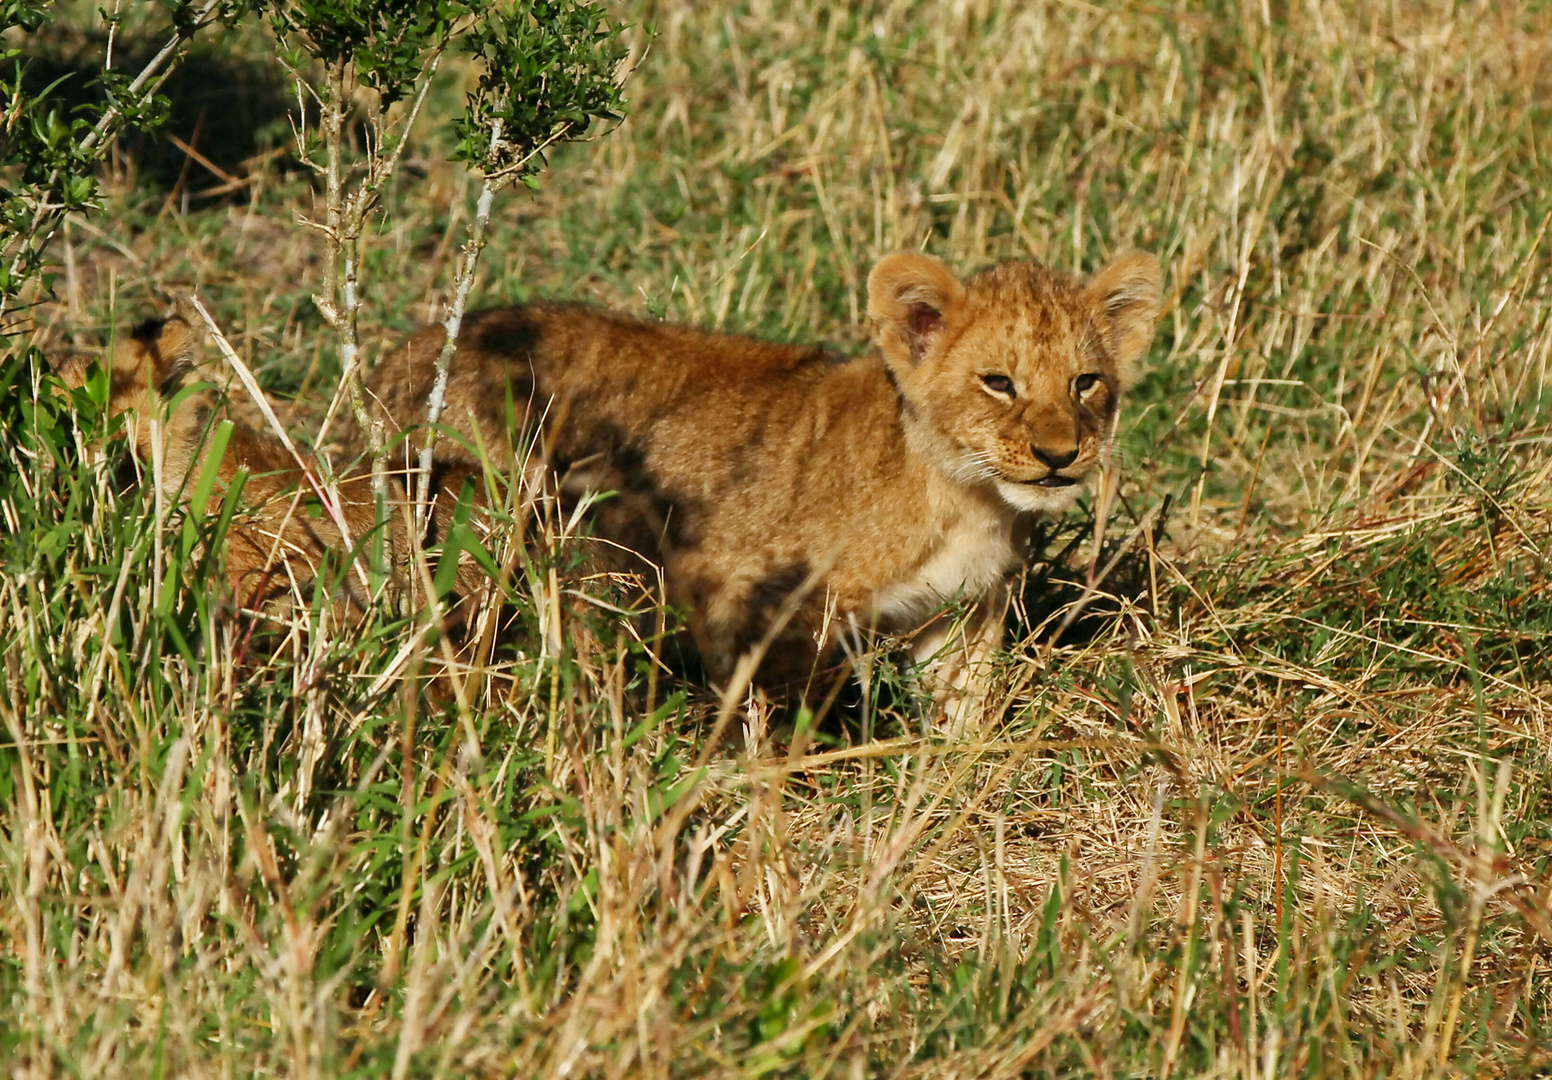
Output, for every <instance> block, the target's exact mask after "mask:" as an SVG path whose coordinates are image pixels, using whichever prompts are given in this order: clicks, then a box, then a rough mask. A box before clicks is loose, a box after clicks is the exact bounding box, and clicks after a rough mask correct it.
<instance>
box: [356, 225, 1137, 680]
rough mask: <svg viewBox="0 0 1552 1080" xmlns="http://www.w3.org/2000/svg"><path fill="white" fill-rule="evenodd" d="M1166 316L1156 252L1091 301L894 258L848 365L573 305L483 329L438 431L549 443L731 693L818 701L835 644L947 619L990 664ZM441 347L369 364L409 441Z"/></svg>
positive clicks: (1076, 291) (557, 483) (1040, 284)
mask: <svg viewBox="0 0 1552 1080" xmlns="http://www.w3.org/2000/svg"><path fill="white" fill-rule="evenodd" d="M1158 303H1159V266H1158V262H1157V260H1156V259H1155V258H1154V257H1153V256H1151V255H1147V254H1142V253H1136V252H1134V253H1130V254H1126V255H1122V256H1120V257H1119V258H1117V259H1115V260H1114V261H1113V262H1111V263H1110V264H1109V265H1108V266H1106V267H1105V268H1104V269H1102V270H1101V271H1100V272H1099V273H1098V274H1096V275H1095V276H1094V277H1093V278H1092V279H1090V280H1088V281H1080V280H1076V279H1074V278H1071V277H1068V276H1066V275H1064V274H1062V273H1059V272H1057V271H1055V270H1051V269H1048V268H1046V267H1043V266H1039V265H1037V264H1034V263H1027V262H1008V263H1003V264H1001V265H999V266H995V267H992V268H991V269H988V270H985V271H982V272H981V273H978V274H976V275H975V276H973V277H971V278H969V279H968V280H966V281H960V280H959V279H958V278H956V277H955V276H954V275H953V274H952V273H950V272H949V270H948V269H947V268H946V267H945V266H944V264H943V263H941V262H939V261H938V260H937V259H934V258H930V257H928V256H926V255H920V254H911V253H906V254H897V255H891V256H889V257H887V258H885V259H884V260H882V261H881V262H880V263H879V264H878V265H877V267H876V268H875V269H874V270H873V272H872V274H871V276H870V277H869V279H868V317H869V321H870V324H871V327H872V331H873V337H874V348H873V349H872V350H871V351H869V352H868V353H867V354H866V355H864V356H862V357H860V358H857V359H852V360H847V359H844V358H840V357H837V356H835V355H832V354H830V353H827V352H825V351H824V350H822V349H820V348H816V347H805V346H794V345H776V344H770V343H767V342H763V341H757V340H753V339H750V338H744V337H735V336H730V335H726V334H716V333H710V332H707V331H703V330H697V329H692V328H689V327H681V326H669V325H664V324H661V323H654V322H647V321H643V320H641V319H636V318H632V317H630V316H627V315H622V314H618V313H615V312H611V311H605V310H599V309H595V308H589V307H585V306H579V305H575V304H557V303H535V304H528V305H524V306H522V307H512V308H501V309H495V310H489V311H483V312H479V313H476V314H473V315H471V316H469V317H468V318H467V320H466V321H465V324H464V329H463V331H462V333H461V334H460V336H459V339H458V352H457V355H456V357H455V359H454V362H453V369H452V380H451V383H450V386H449V392H448V399H447V400H448V408H447V411H446V412H445V413H444V414H443V417H442V423H444V424H447V425H450V426H451V427H452V428H454V429H456V430H457V431H459V432H461V433H462V434H463V435H464V436H465V437H466V439H467V440H468V441H469V442H470V443H471V444H472V445H476V446H482V447H486V448H503V449H504V450H509V449H512V448H515V447H517V446H519V445H520V444H522V442H523V440H522V433H523V431H524V430H527V431H530V432H533V433H536V434H537V439H536V441H535V442H534V451H533V454H532V456H531V458H530V460H529V462H528V463H527V467H528V468H529V469H531V470H532V469H538V470H542V473H543V475H544V476H545V477H547V478H548V480H549V482H550V483H551V484H552V485H553V487H552V490H554V491H556V492H557V493H559V494H561V495H570V496H576V495H579V494H581V493H583V492H586V491H610V492H615V493H616V494H615V495H614V496H612V497H611V498H608V499H605V500H603V501H602V502H600V503H599V504H598V506H597V510H596V515H595V522H594V531H595V533H596V534H598V535H600V536H601V537H602V538H603V539H604V540H606V541H613V542H616V543H617V544H618V545H620V546H622V547H627V548H630V549H632V550H634V551H637V552H640V553H641V554H642V555H643V556H645V557H646V558H647V559H649V560H651V561H652V562H653V563H656V564H658V565H660V566H661V567H662V570H663V576H664V581H665V583H666V588H667V593H668V596H667V599H668V601H669V602H670V603H672V604H674V605H676V606H678V607H680V608H681V609H682V610H684V611H685V612H686V613H687V615H688V619H689V626H690V630H691V633H692V634H693V636H694V640H695V644H696V646H697V648H698V650H699V652H700V654H701V656H702V658H703V659H704V661H705V663H706V666H707V668H708V670H709V672H710V674H711V675H712V677H713V678H714V679H718V680H721V679H726V678H727V677H728V676H729V675H730V674H731V673H732V671H733V669H734V666H735V663H736V661H737V660H738V658H739V657H740V656H741V655H743V654H745V653H746V652H747V651H748V650H751V649H763V663H762V664H761V667H760V671H759V676H758V680H759V681H760V682H761V683H763V684H764V685H766V686H767V687H769V688H771V689H783V690H796V691H798V692H803V691H804V690H805V689H806V687H807V685H808V681H809V680H810V678H811V676H812V675H813V673H814V672H815V670H816V667H817V666H819V665H820V664H822V663H823V662H824V661H825V660H826V659H827V658H829V657H831V656H832V655H833V654H834V652H835V650H836V648H837V646H838V645H839V643H840V642H841V640H842V638H843V635H845V634H847V633H855V632H856V631H857V630H858V629H866V628H877V629H880V630H883V631H886V632H905V631H911V630H914V629H917V628H918V627H920V626H921V625H922V624H923V623H924V622H926V621H927V620H929V619H931V618H932V617H933V616H934V614H935V613H936V612H938V611H939V610H940V609H941V608H942V607H943V605H944V604H945V603H946V602H949V601H955V600H959V601H964V602H970V603H973V604H978V605H979V613H978V616H977V618H976V620H975V626H974V627H973V629H972V633H971V635H970V640H971V643H972V647H971V649H970V651H969V655H968V657H965V656H962V657H961V659H969V660H971V661H974V660H976V659H979V658H984V656H985V654H986V653H987V652H988V651H989V650H990V649H993V648H995V646H996V644H997V642H998V640H999V638H1000V633H1001V629H1002V614H1003V610H1004V607H1005V600H1004V595H1005V593H1004V585H1003V583H1004V579H1005V576H1006V575H1007V574H1008V572H1009V571H1010V570H1012V569H1013V568H1014V566H1015V564H1016V562H1017V560H1018V552H1017V548H1016V546H1015V528H1016V526H1017V524H1018V522H1019V519H1020V518H1021V517H1022V516H1024V515H1028V514H1031V513H1035V512H1046V513H1059V512H1060V511H1062V510H1064V509H1066V508H1067V507H1068V506H1070V505H1071V503H1072V502H1073V500H1074V498H1075V497H1076V496H1077V493H1078V491H1079V488H1080V484H1081V483H1082V482H1083V480H1084V479H1085V477H1087V476H1088V474H1089V473H1090V472H1091V471H1092V470H1093V469H1094V467H1095V465H1096V463H1098V462H1099V460H1100V458H1101V454H1102V452H1103V450H1104V448H1105V444H1106V440H1107V438H1108V435H1109V432H1110V430H1111V424H1112V419H1113V417H1114V415H1115V412H1116V407H1117V404H1118V402H1119V400H1120V396H1121V394H1122V392H1123V391H1124V390H1125V389H1126V388H1127V386H1128V385H1130V384H1131V382H1132V380H1133V378H1134V373H1135V369H1136V365H1137V363H1138V361H1139V359H1140V358H1141V357H1142V355H1143V353H1144V352H1145V351H1146V349H1147V347H1148V345H1149V343H1150V341H1151V340H1152V337H1153V328H1154V321H1155V318H1156V316H1157V312H1158ZM443 340H444V333H443V331H442V329H441V328H439V327H429V328H427V329H425V330H422V331H420V332H419V333H417V334H415V335H414V336H412V337H411V338H410V339H409V340H408V341H407V342H405V344H404V345H403V346H401V347H400V348H399V349H398V350H396V351H395V352H394V353H393V354H391V355H389V356H388V357H386V358H384V360H383V361H382V362H381V363H380V364H379V365H378V366H377V368H376V370H375V372H374V373H373V375H372V377H371V379H370V384H371V388H372V390H373V392H374V393H375V395H376V397H377V399H378V401H379V403H380V407H381V409H382V410H383V414H384V415H385V417H386V419H387V420H388V421H389V423H390V425H391V426H392V427H394V428H399V429H402V428H405V427H409V426H411V425H414V424H417V423H419V422H421V421H422V420H423V418H424V415H425V413H424V410H425V407H426V404H425V403H426V400H427V397H428V395H429V393H430V389H431V384H432V380H433V360H434V358H435V356H436V354H437V353H438V351H439V350H440V348H441V346H442V343H443ZM514 404H515V409H514V408H513V405H514ZM514 412H515V416H514ZM413 441H416V442H418V440H413ZM439 446H440V450H439V451H438V457H439V459H440V460H442V461H443V462H444V463H445V465H446V466H452V467H470V466H472V465H473V461H472V457H471V456H470V455H469V454H468V452H467V451H465V450H463V449H462V448H461V447H460V446H459V445H458V444H457V441H456V440H453V439H446V438H444V439H442V440H440V443H439ZM941 641H942V637H941V635H940V636H939V637H938V638H937V639H935V640H934V641H933V642H932V643H930V644H926V645H924V646H923V647H922V648H923V649H924V650H925V651H932V650H933V649H935V648H936V647H937V646H938V645H940V644H941ZM949 681H954V680H953V679H950V680H949Z"/></svg>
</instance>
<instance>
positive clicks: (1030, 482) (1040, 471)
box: [868, 252, 1159, 511]
mask: <svg viewBox="0 0 1552 1080" xmlns="http://www.w3.org/2000/svg"><path fill="white" fill-rule="evenodd" d="M1158 307H1159V264H1158V260H1157V259H1155V258H1154V257H1153V256H1152V255H1147V254H1144V253H1142V252H1130V253H1128V254H1125V255H1121V256H1120V257H1118V258H1116V259H1115V260H1114V261H1113V262H1111V263H1110V264H1109V265H1108V266H1106V267H1105V268H1104V269H1103V270H1101V271H1100V272H1099V273H1097V274H1095V275H1094V277H1092V278H1090V279H1089V280H1088V281H1079V280H1077V279H1075V278H1071V277H1068V276H1067V275H1065V274H1062V273H1059V272H1057V271H1055V270H1050V269H1047V268H1046V267H1043V266H1040V265H1038V264H1035V263H1025V262H1007V263H1002V264H1001V265H999V266H994V267H992V268H991V269H989V270H984V271H982V272H981V273H979V274H976V275H975V276H974V277H972V278H970V279H969V280H968V281H964V282H961V281H959V280H958V279H957V278H955V277H954V275H953V274H951V273H950V272H949V270H948V268H947V267H945V266H944V265H943V264H942V263H941V262H939V261H938V260H937V259H934V258H931V257H930V256H927V255H919V254H914V253H904V254H899V255H891V256H889V257H888V258H886V259H884V260H883V261H882V262H880V263H879V264H878V265H877V266H876V267H874V269H873V273H872V275H871V276H870V277H869V278H868V317H869V319H870V320H871V321H872V323H873V326H874V332H875V335H876V338H877V341H878V345H879V347H880V349H881V350H882V351H883V354H884V360H885V362H886V363H887V364H888V365H889V370H890V372H891V373H892V375H893V377H894V380H895V384H896V386H897V387H898V389H899V392H900V394H901V397H902V398H903V400H904V403H905V407H906V411H907V415H908V422H909V423H910V426H911V427H912V428H913V429H914V433H915V434H917V435H918V437H919V438H920V437H921V436H925V443H926V444H927V445H926V446H924V449H926V450H927V451H928V452H929V453H932V454H933V455H934V456H937V457H939V458H941V462H940V463H941V464H942V465H943V467H944V468H945V469H947V470H948V471H949V473H950V474H951V475H953V476H956V477H958V478H960V479H962V480H964V481H965V482H966V483H971V484H976V483H987V484H991V485H992V486H994V487H995V489H996V491H997V493H998V494H999V495H1001V496H1002V498H1003V499H1004V500H1006V501H1007V502H1008V503H1009V504H1010V505H1011V506H1013V507H1014V508H1016V509H1019V510H1047V511H1058V510H1062V509H1064V508H1066V507H1067V506H1068V505H1069V504H1070V503H1071V502H1072V500H1073V499H1074V498H1075V497H1076V495H1077V492H1078V490H1079V484H1080V482H1081V481H1082V480H1083V479H1084V478H1085V477H1086V476H1087V475H1088V473H1089V472H1091V471H1092V470H1093V468H1094V466H1095V465H1096V464H1097V463H1098V462H1099V459H1100V455H1101V453H1102V452H1103V450H1104V449H1105V444H1106V440H1107V439H1108V438H1109V435H1110V429H1111V422H1112V420H1113V418H1114V416H1115V411H1116V406H1117V404H1118V403H1119V401H1120V397H1121V393H1122V392H1123V391H1124V390H1125V389H1126V388H1127V387H1128V386H1130V385H1131V383H1132V382H1133V380H1134V379H1135V377H1136V365H1137V362H1138V361H1139V360H1140V359H1141V357H1142V355H1143V353H1144V352H1145V351H1146V350H1147V348H1148V344H1149V342H1151V341H1152V340H1153V324H1154V320H1155V319H1156V317H1157V315H1158Z"/></svg>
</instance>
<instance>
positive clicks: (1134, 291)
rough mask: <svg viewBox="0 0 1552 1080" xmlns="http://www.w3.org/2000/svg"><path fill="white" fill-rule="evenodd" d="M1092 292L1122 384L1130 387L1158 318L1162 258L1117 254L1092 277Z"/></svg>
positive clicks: (1128, 253) (1134, 252) (1127, 253)
mask: <svg viewBox="0 0 1552 1080" xmlns="http://www.w3.org/2000/svg"><path fill="white" fill-rule="evenodd" d="M1089 295H1090V296H1091V297H1092V298H1093V300H1094V304H1095V306H1096V307H1098V308H1099V310H1100V312H1101V320H1102V324H1103V327H1104V330H1103V332H1104V334H1105V344H1106V345H1107V346H1108V347H1109V349H1110V355H1111V356H1113V357H1115V361H1116V374H1117V377H1118V378H1119V379H1120V381H1121V386H1122V387H1123V388H1124V387H1128V386H1131V385H1132V383H1133V382H1135V381H1136V379H1137V362H1138V361H1139V360H1141V359H1142V356H1143V354H1144V353H1145V352H1147V351H1148V346H1149V344H1151V343H1152V341H1153V324H1154V322H1155V321H1156V320H1157V319H1158V317H1159V260H1158V259H1157V258H1156V257H1154V256H1153V255H1150V254H1148V253H1147V252H1145V251H1128V252H1126V253H1125V254H1124V255H1117V256H1116V257H1115V258H1114V259H1112V260H1111V261H1110V263H1109V265H1108V266H1106V267H1105V268H1104V269H1103V270H1101V271H1100V272H1099V273H1097V274H1095V275H1094V277H1093V278H1092V279H1090V281H1089Z"/></svg>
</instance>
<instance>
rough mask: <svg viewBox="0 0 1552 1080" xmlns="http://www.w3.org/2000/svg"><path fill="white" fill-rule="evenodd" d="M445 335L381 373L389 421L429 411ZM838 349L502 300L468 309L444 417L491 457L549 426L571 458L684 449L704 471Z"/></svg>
mask: <svg viewBox="0 0 1552 1080" xmlns="http://www.w3.org/2000/svg"><path fill="white" fill-rule="evenodd" d="M443 341H444V331H443V329H442V328H441V327H439V326H430V327H427V328H425V329H424V330H421V331H419V332H417V333H415V334H414V335H412V336H411V337H410V338H409V339H408V340H406V341H405V342H404V344H403V345H401V346H400V347H399V348H398V349H396V350H395V351H394V352H393V353H391V354H390V355H388V356H387V357H385V358H384V359H383V360H382V361H381V362H380V363H379V364H378V366H377V368H376V369H375V370H374V371H373V374H372V376H371V379H370V385H371V389H372V392H373V396H374V397H375V398H376V399H377V401H378V402H380V404H381V407H382V409H383V411H384V412H385V413H386V416H387V418H388V420H389V428H390V430H391V431H396V430H400V429H402V428H405V427H409V426H411V425H413V424H418V423H421V422H423V421H424V420H425V418H426V402H427V399H428V398H429V396H430V393H431V389H432V385H433V383H434V381H435V361H436V357H437V355H438V353H439V352H440V351H441V348H442V343H443ZM835 359H836V358H835V357H833V356H832V355H830V354H828V353H826V352H825V351H823V350H822V349H818V348H815V347H805V346H793V345H779V344H774V343H770V342H765V341H759V340H756V339H753V338H745V337H739V336H737V335H732V334H720V333H713V332H710V331H705V330H699V329H696V328H693V327H686V326H675V325H672V324H668V323H657V322H649V321H646V320H643V319H638V318H635V317H632V316H629V315H624V314H621V313H619V312H613V311H608V310H605V309H602V308H595V307H589V306H587V305H583V304H566V303H534V304H526V305H522V306H519V307H508V308H494V309H490V310H486V311H479V312H474V313H472V314H470V315H469V316H468V317H467V318H466V319H465V322H464V326H463V329H462V331H461V332H460V334H459V338H458V351H457V354H456V356H455V357H454V360H453V367H452V374H451V378H450V380H449V383H448V391H447V402H446V411H445V412H444V414H443V418H442V422H443V423H445V424H447V425H448V426H449V427H451V428H453V429H454V430H456V431H458V432H460V433H462V434H464V435H465V436H466V437H468V438H470V439H471V440H472V441H474V442H476V444H477V445H482V446H484V447H485V448H486V450H487V451H488V452H489V453H491V454H493V455H494V454H496V453H497V452H498V451H500V452H505V451H506V450H508V449H509V448H511V447H512V445H513V442H514V439H515V437H516V436H517V435H518V434H519V432H518V430H516V429H517V428H521V427H523V426H525V425H529V426H533V427H537V426H539V425H540V424H541V423H542V424H543V425H544V426H545V427H546V428H547V429H549V430H550V431H551V432H552V435H551V439H550V448H551V450H552V452H554V453H556V454H558V455H559V456H560V457H561V458H563V459H564V458H575V457H582V456H586V455H588V454H592V453H596V452H598V451H600V450H605V451H628V452H632V453H633V454H635V455H641V456H646V455H649V454H650V455H652V456H654V457H657V458H660V459H661V458H664V457H672V456H675V455H677V454H681V453H683V454H694V455H695V456H696V457H697V458H698V459H699V465H698V466H697V467H698V468H700V469H705V468H707V467H708V466H709V465H711V462H710V460H709V459H710V458H712V457H714V456H715V448H717V447H729V448H731V447H736V446H742V445H745V444H746V443H747V442H748V438H749V434H750V432H752V431H754V430H756V429H758V428H759V427H762V426H764V425H766V424H768V423H769V421H770V417H771V414H772V412H773V411H774V412H776V413H778V414H779V413H781V412H783V411H786V410H784V409H783V408H782V405H783V400H782V399H784V398H785V399H790V400H791V401H792V402H793V403H794V404H796V402H797V401H798V400H799V399H800V398H801V397H802V396H803V394H804V393H805V390H806V388H807V387H808V386H809V385H810V384H811V383H812V382H813V381H815V380H817V379H818V378H819V377H820V376H821V375H822V373H823V372H824V371H825V370H826V369H828V368H829V367H830V366H831V365H833V364H834V363H835ZM439 445H440V444H439ZM456 453H458V451H456V450H454V449H453V448H451V447H447V448H445V449H439V451H438V454H439V456H443V455H445V454H456ZM665 464H666V463H665Z"/></svg>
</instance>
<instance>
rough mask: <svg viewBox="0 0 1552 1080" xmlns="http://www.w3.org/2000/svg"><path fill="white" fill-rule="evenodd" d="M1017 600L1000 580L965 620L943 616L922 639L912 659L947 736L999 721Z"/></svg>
mask: <svg viewBox="0 0 1552 1080" xmlns="http://www.w3.org/2000/svg"><path fill="white" fill-rule="evenodd" d="M1011 599H1012V589H1011V588H1010V587H1009V585H1008V583H1007V581H1006V580H1003V581H999V582H998V583H997V584H996V585H994V586H993V587H992V588H991V590H990V591H989V592H988V593H987V594H986V595H985V596H983V597H982V598H981V599H980V600H979V601H978V602H977V603H976V604H975V606H974V607H972V608H971V609H970V611H969V612H967V613H966V614H965V616H964V617H963V618H953V617H951V616H948V615H940V616H938V618H937V619H935V620H934V621H933V622H932V623H930V624H929V625H928V626H927V627H926V629H924V630H923V631H922V632H921V633H920V634H918V635H917V638H916V641H915V644H914V645H913V646H912V649H911V656H912V659H913V660H914V661H915V662H916V664H917V665H918V667H920V668H923V669H924V675H925V679H924V681H925V683H926V686H927V688H928V689H929V690H930V691H931V692H932V706H933V715H934V717H935V718H937V724H938V730H939V731H940V732H941V733H942V734H945V735H950V736H961V735H965V734H968V733H970V732H975V731H979V730H981V729H982V728H983V727H984V726H985V725H986V724H988V723H991V722H993V721H995V720H996V719H997V716H996V715H994V710H995V708H996V702H995V700H994V696H993V691H994V689H995V678H994V676H995V674H996V671H995V668H996V658H997V652H998V650H999V649H1001V647H1002V638H1003V630H1004V627H1005V624H1006V622H1007V617H1008V607H1009V604H1010V601H1011Z"/></svg>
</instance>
